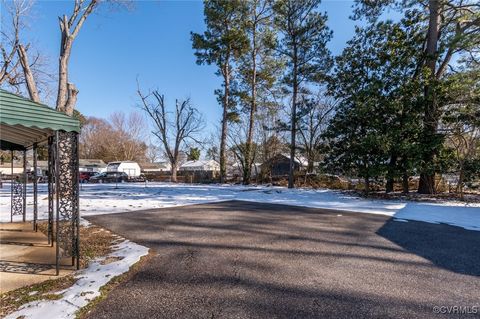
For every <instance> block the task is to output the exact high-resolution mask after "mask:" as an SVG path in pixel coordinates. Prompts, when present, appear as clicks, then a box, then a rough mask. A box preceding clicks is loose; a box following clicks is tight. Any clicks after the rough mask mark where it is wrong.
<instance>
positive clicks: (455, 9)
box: [355, 0, 480, 194]
mask: <svg viewBox="0 0 480 319" xmlns="http://www.w3.org/2000/svg"><path fill="white" fill-rule="evenodd" d="M386 8H389V9H397V10H400V11H401V12H402V13H403V14H410V13H412V12H418V13H421V14H420V17H421V19H420V20H419V22H418V25H417V29H418V30H421V31H422V32H423V34H424V38H425V39H426V41H425V42H424V43H421V44H420V45H419V46H418V51H420V52H422V53H423V55H422V56H420V57H419V59H418V60H417V70H421V71H422V72H418V73H417V74H420V73H425V74H427V78H428V81H424V86H423V97H424V101H423V103H422V108H423V119H422V132H421V141H420V143H421V147H420V150H421V155H422V161H421V168H420V172H421V174H420V183H419V186H418V192H419V193H428V194H431V193H434V192H435V173H436V172H437V171H436V167H438V165H437V163H436V161H437V157H438V155H439V154H440V151H441V149H442V145H443V142H444V134H442V133H441V132H439V130H438V127H439V123H440V119H441V117H442V113H443V110H442V104H441V103H440V99H441V96H440V95H439V92H440V91H441V86H442V81H443V80H444V78H445V76H446V75H447V74H448V71H449V68H453V67H454V65H455V60H456V57H457V58H458V57H459V56H462V55H472V54H473V55H478V47H479V46H480V5H479V4H478V1H465V0H384V1H370V0H357V7H356V9H355V17H356V18H363V17H366V18H368V19H369V20H370V21H375V20H377V19H379V18H380V16H381V14H382V13H383V12H384V11H385V10H386ZM425 11H427V14H423V12H425Z"/></svg>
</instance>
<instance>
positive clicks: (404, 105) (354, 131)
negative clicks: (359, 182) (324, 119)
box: [325, 15, 422, 191]
mask: <svg viewBox="0 0 480 319" xmlns="http://www.w3.org/2000/svg"><path fill="white" fill-rule="evenodd" d="M416 19H417V16H415V15H412V16H410V17H409V18H408V19H404V20H402V21H401V22H400V23H393V22H391V21H387V22H380V23H372V24H369V25H367V26H366V27H365V28H357V29H356V33H355V36H354V38H353V39H352V40H350V41H349V42H348V44H347V48H345V50H344V51H343V53H342V55H341V56H339V57H338V58H337V61H336V62H337V64H336V69H335V74H334V76H333V78H334V79H335V81H333V82H331V84H330V91H331V93H332V94H333V95H334V96H335V97H337V98H338V99H339V108H338V109H337V113H336V115H335V117H334V119H333V120H332V122H331V125H330V127H329V129H328V131H327V133H326V135H325V136H326V137H328V138H329V139H330V140H331V141H332V142H331V145H330V149H329V156H328V157H327V158H326V161H327V165H328V166H329V167H330V168H331V169H332V168H335V167H337V166H338V168H340V172H343V173H348V174H355V175H357V176H359V177H362V178H364V179H365V190H366V191H368V190H369V186H370V181H371V179H372V178H378V177H382V178H383V176H385V175H386V176H387V180H388V182H387V191H391V190H393V180H394V178H395V177H398V176H399V175H402V176H403V178H404V191H408V176H409V174H410V172H411V170H413V168H414V167H415V161H416V156H415V154H416V153H417V152H418V149H417V148H416V147H417V143H416V140H417V139H418V134H419V131H418V127H419V123H420V119H421V113H420V112H419V111H418V105H419V103H421V101H418V96H419V94H420V92H421V91H420V89H421V88H422V85H421V81H420V80H419V81H420V82H419V81H414V80H412V79H413V78H414V77H413V74H414V73H415V72H417V70H416V59H417V55H418V51H417V50H416V45H417V43H418V42H420V41H422V37H421V34H419V33H418V32H417V31H416V29H415V21H416ZM418 79H422V77H418Z"/></svg>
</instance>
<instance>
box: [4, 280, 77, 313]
mask: <svg viewBox="0 0 480 319" xmlns="http://www.w3.org/2000/svg"><path fill="white" fill-rule="evenodd" d="M76 281H77V279H76V278H74V277H73V276H72V275H69V276H65V277H60V278H56V279H51V280H47V281H44V282H41V283H38V284H34V285H30V286H27V287H22V288H19V289H15V290H12V291H9V292H6V293H3V294H1V295H0V305H1V307H0V317H2V318H3V317H5V316H6V315H8V314H9V313H11V312H13V311H15V310H17V309H18V308H19V307H20V306H21V305H24V304H26V303H29V302H32V301H36V300H56V299H60V298H61V297H62V295H61V294H58V293H56V292H58V291H61V290H63V289H66V288H68V287H70V286H72V285H73V284H74V283H75V282H76Z"/></svg>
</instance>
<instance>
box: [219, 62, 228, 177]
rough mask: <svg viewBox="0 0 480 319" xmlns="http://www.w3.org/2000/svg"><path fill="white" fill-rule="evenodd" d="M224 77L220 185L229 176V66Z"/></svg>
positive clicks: (226, 67)
mask: <svg viewBox="0 0 480 319" xmlns="http://www.w3.org/2000/svg"><path fill="white" fill-rule="evenodd" d="M227 61H228V60H227ZM227 63H228V62H227ZM224 77H225V90H224V96H223V114H222V135H221V138H220V183H225V178H226V175H227V158H226V157H227V156H226V147H227V121H228V105H229V94H230V70H229V67H228V64H227V65H226V66H225V72H224Z"/></svg>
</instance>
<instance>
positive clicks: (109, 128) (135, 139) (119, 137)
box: [80, 112, 147, 162]
mask: <svg viewBox="0 0 480 319" xmlns="http://www.w3.org/2000/svg"><path fill="white" fill-rule="evenodd" d="M144 129H145V121H144V119H143V117H142V116H141V115H140V114H139V113H136V112H133V113H130V114H128V115H126V114H125V113H122V112H117V113H114V114H112V115H111V116H110V119H109V121H107V120H104V119H99V118H94V117H89V118H88V119H87V121H86V123H85V124H84V125H83V127H82V134H80V156H82V157H83V158H99V159H102V160H104V161H106V162H109V161H119V160H129V161H144V160H145V159H146V152H147V145H146V143H145V142H144V133H145V131H144Z"/></svg>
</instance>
